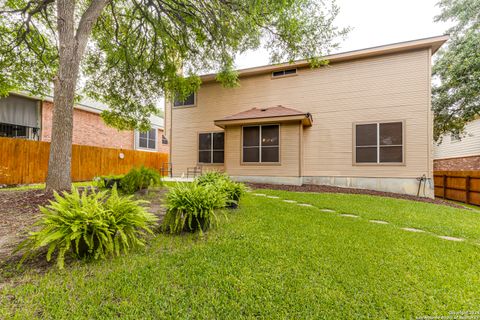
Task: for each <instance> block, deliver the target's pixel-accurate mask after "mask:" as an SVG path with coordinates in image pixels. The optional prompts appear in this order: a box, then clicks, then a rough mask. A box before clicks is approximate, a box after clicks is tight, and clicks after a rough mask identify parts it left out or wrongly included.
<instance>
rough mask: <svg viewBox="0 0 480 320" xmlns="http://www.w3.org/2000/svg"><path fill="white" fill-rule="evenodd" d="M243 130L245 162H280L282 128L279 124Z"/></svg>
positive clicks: (243, 157) (243, 156) (248, 127)
mask: <svg viewBox="0 0 480 320" xmlns="http://www.w3.org/2000/svg"><path fill="white" fill-rule="evenodd" d="M242 130H243V131H242V134H243V139H242V140H243V154H242V160H243V162H246V163H255V162H257V163H278V162H280V126H279V125H278V124H275V125H259V126H246V127H243V128H242Z"/></svg>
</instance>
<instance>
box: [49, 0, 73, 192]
mask: <svg viewBox="0 0 480 320" xmlns="http://www.w3.org/2000/svg"><path fill="white" fill-rule="evenodd" d="M74 12H75V1H74V0H58V1H57V30H58V41H59V48H58V54H59V67H58V71H57V75H56V78H55V81H54V93H53V104H54V107H53V119H52V140H51V143H50V158H49V160H48V175H47V185H46V189H47V191H52V190H56V191H61V190H70V188H71V184H72V178H71V163H72V135H73V103H74V99H75V87H76V85H77V77H78V69H79V61H78V59H77V53H76V44H75V37H74V36H75V27H74V21H75V19H74Z"/></svg>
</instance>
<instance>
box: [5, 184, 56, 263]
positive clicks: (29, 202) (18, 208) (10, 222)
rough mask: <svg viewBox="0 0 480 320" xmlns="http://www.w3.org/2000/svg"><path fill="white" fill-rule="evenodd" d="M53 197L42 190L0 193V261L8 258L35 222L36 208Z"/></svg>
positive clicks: (37, 209) (37, 211)
mask: <svg viewBox="0 0 480 320" xmlns="http://www.w3.org/2000/svg"><path fill="white" fill-rule="evenodd" d="M52 198H53V197H52V195H51V194H45V192H44V190H26V191H0V261H2V260H4V258H6V257H8V255H10V253H11V252H12V250H13V248H15V247H16V246H17V244H18V243H19V242H20V241H21V239H22V238H23V237H24V235H25V234H26V232H27V231H28V230H27V229H28V228H29V227H30V226H31V225H32V224H33V223H34V222H35V221H36V220H37V215H38V214H39V213H40V210H39V208H38V206H45V205H47V204H48V203H49V200H51V199H52Z"/></svg>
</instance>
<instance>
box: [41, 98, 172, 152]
mask: <svg viewBox="0 0 480 320" xmlns="http://www.w3.org/2000/svg"><path fill="white" fill-rule="evenodd" d="M52 116H53V103H52V102H48V101H44V102H43V103H42V132H41V140H42V141H50V139H51V135H52ZM162 134H163V130H162V129H159V132H158V141H157V149H158V150H159V151H160V152H168V145H163V144H162V140H161V137H162ZM73 143H74V144H81V145H88V146H96V147H104V148H118V149H127V150H133V149H134V148H135V137H134V133H133V131H120V130H117V129H115V128H112V127H109V126H107V125H106V124H105V123H104V122H103V120H102V118H101V117H100V115H99V114H97V113H93V112H88V111H84V110H79V109H75V110H74V113H73Z"/></svg>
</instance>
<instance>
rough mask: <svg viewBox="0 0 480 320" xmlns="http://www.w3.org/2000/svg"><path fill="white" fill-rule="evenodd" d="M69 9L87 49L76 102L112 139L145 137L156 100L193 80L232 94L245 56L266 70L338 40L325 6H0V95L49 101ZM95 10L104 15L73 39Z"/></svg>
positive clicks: (311, 0) (305, 2)
mask: <svg viewBox="0 0 480 320" xmlns="http://www.w3.org/2000/svg"><path fill="white" fill-rule="evenodd" d="M72 2H73V3H74V4H73V7H72V8H74V15H73V17H74V19H73V20H74V21H72V22H71V23H73V24H74V25H75V26H76V28H77V31H76V37H81V36H87V37H88V39H89V40H88V43H87V45H86V48H85V53H84V56H83V57H82V59H81V66H80V68H79V81H78V84H77V89H76V91H77V94H79V93H81V94H84V95H87V96H89V97H91V98H94V99H96V100H98V101H101V102H104V103H105V104H107V105H108V106H109V107H110V110H109V111H107V112H104V114H103V117H104V120H105V121H106V123H107V124H110V125H112V126H115V127H117V128H120V129H135V128H137V129H146V128H148V127H149V120H148V119H149V116H150V115H151V114H154V113H156V112H157V109H156V103H157V101H158V98H159V97H160V96H163V95H165V96H166V97H168V98H171V97H173V95H174V94H177V95H178V96H179V98H185V97H187V96H188V95H189V94H190V93H191V92H192V91H194V90H196V89H197V88H198V87H199V85H200V78H199V77H198V74H200V73H202V72H205V71H216V72H219V73H218V80H219V81H221V82H222V83H223V84H224V85H225V86H234V85H236V84H237V76H236V74H235V72H234V67H235V66H234V60H235V57H236V56H237V55H238V54H240V53H242V52H245V51H246V50H249V49H256V48H259V47H260V46H262V45H264V46H265V47H266V48H267V49H268V51H269V53H270V58H271V61H272V62H280V61H292V60H295V59H299V58H308V59H312V62H313V63H315V62H318V60H316V59H318V57H320V56H322V55H324V54H327V53H329V51H330V50H331V49H332V48H335V47H336V46H337V44H338V41H339V39H340V38H341V37H342V36H343V35H344V34H345V33H346V32H347V30H346V29H339V28H337V27H336V26H335V25H334V19H335V17H336V16H337V14H338V12H339V9H338V7H337V6H336V5H335V3H334V2H333V1H332V2H326V1H322V0H77V1H73V0H0V69H1V70H2V72H1V74H0V95H1V94H7V93H8V92H9V91H13V90H26V91H30V92H33V93H36V94H49V93H51V88H52V87H51V83H52V81H53V80H54V79H55V77H56V76H57V72H58V69H59V64H60V62H59V49H60V48H59V46H60V43H61V41H59V36H60V35H59V30H58V23H59V21H58V10H59V9H58V8H59V5H60V6H61V5H64V3H65V4H69V3H70V4H69V5H71V3H72ZM100 2H104V3H103V4H98V3H100ZM94 5H99V6H103V9H102V10H101V14H100V15H99V17H98V19H97V20H95V21H91V22H92V23H93V27H92V30H91V33H89V34H86V35H82V34H81V31H82V29H81V25H82V21H83V20H85V21H87V22H88V12H89V10H92V6H94ZM92 20H93V19H92ZM67 23H70V21H67ZM179 70H183V75H182V74H180V73H179Z"/></svg>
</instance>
